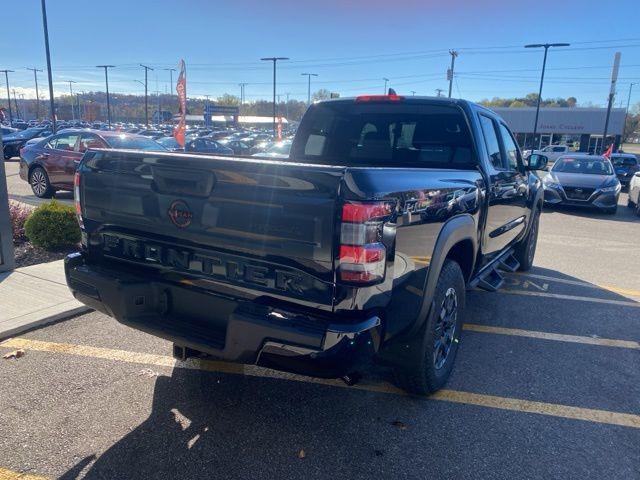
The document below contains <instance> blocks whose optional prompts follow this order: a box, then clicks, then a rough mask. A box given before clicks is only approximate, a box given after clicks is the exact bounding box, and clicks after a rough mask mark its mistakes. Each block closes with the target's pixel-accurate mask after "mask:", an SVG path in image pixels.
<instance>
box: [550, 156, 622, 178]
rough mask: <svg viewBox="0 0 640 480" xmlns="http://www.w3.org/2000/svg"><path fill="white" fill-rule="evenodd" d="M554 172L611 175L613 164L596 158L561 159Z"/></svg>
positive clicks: (601, 158)
mask: <svg viewBox="0 0 640 480" xmlns="http://www.w3.org/2000/svg"><path fill="white" fill-rule="evenodd" d="M551 171H552V172H556V173H583V174H587V175H611V174H613V169H612V168H611V163H610V162H609V161H608V160H606V159H605V158H603V157H595V158H571V157H563V158H560V159H559V160H558V161H556V163H555V164H554V165H553V168H552V169H551Z"/></svg>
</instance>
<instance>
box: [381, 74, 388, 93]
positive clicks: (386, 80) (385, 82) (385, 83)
mask: <svg viewBox="0 0 640 480" xmlns="http://www.w3.org/2000/svg"><path fill="white" fill-rule="evenodd" d="M382 79H383V80H384V90H383V92H382V94H383V95H386V94H387V84H388V83H389V79H388V78H386V77H382Z"/></svg>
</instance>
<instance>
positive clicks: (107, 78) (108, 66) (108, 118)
mask: <svg viewBox="0 0 640 480" xmlns="http://www.w3.org/2000/svg"><path fill="white" fill-rule="evenodd" d="M113 67H115V65H98V66H97V67H96V68H104V82H105V85H106V88H107V124H108V125H109V130H111V103H110V101H109V73H108V72H109V69H110V68H113Z"/></svg>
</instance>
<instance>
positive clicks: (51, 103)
mask: <svg viewBox="0 0 640 480" xmlns="http://www.w3.org/2000/svg"><path fill="white" fill-rule="evenodd" d="M40 4H41V5H42V28H43V30H44V49H45V54H46V56H47V78H48V79H49V107H50V109H51V123H52V124H53V125H52V129H51V130H52V132H53V133H56V100H55V98H54V97H53V75H51V55H50V53H49V27H48V25H47V6H46V2H45V0H42V1H41V2H40Z"/></svg>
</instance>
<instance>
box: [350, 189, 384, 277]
mask: <svg viewBox="0 0 640 480" xmlns="http://www.w3.org/2000/svg"><path fill="white" fill-rule="evenodd" d="M392 211H393V208H392V204H390V203H388V202H376V203H359V202H348V203H345V204H344V205H343V206H342V226H341V230H340V267H339V273H340V280H342V281H345V282H350V283H375V282H380V281H382V280H383V279H384V275H385V262H386V256H387V255H386V254H387V251H386V248H385V246H384V244H383V243H382V227H383V225H384V220H385V219H387V218H388V217H389V216H390V215H391V213H392Z"/></svg>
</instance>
